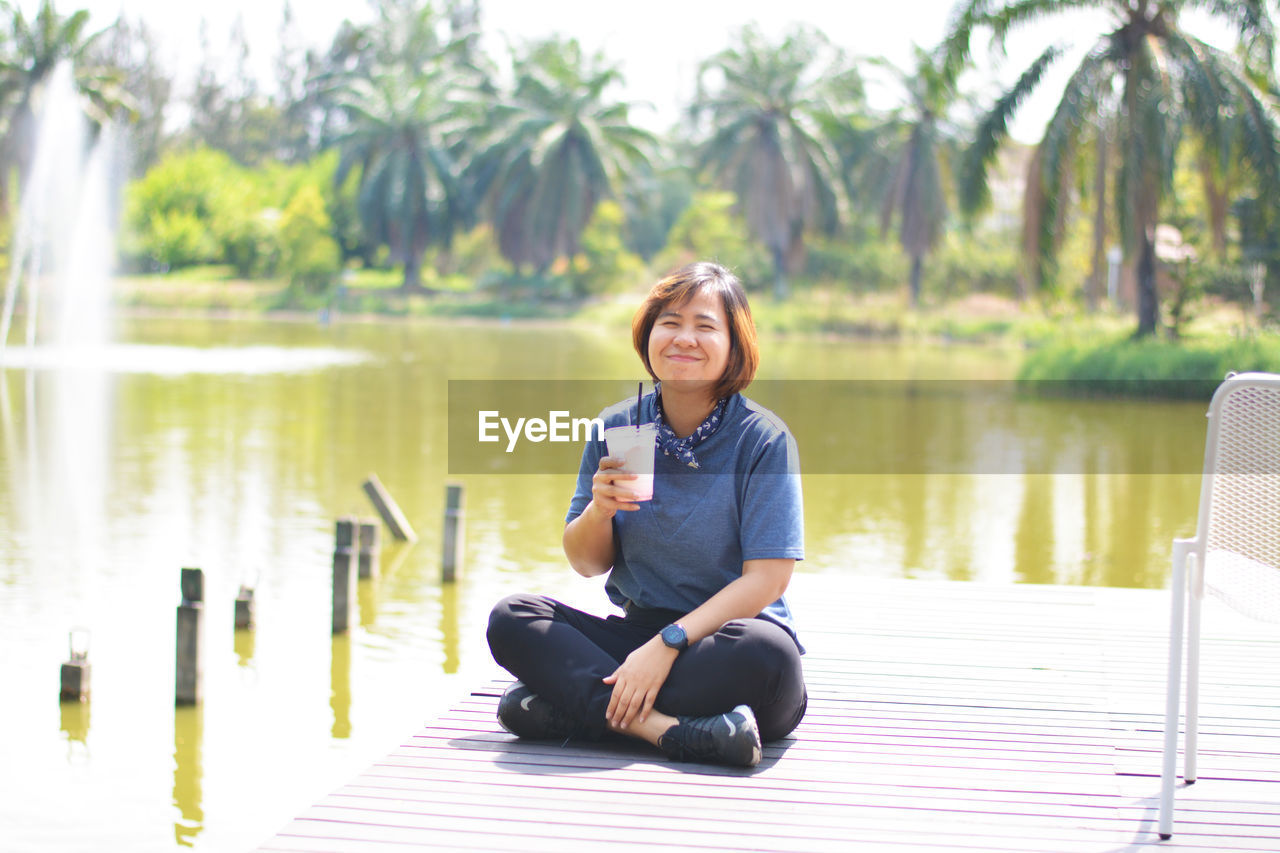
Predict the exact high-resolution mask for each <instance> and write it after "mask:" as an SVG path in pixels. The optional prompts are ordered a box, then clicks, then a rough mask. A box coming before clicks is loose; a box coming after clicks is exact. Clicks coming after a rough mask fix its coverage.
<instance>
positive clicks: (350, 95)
mask: <svg viewBox="0 0 1280 853" xmlns="http://www.w3.org/2000/svg"><path fill="white" fill-rule="evenodd" d="M447 78H448V72H447V70H446V69H444V68H436V69H432V70H429V71H424V72H423V73H421V74H419V75H417V76H415V77H406V76H403V75H400V74H394V73H383V74H379V75H378V76H376V77H374V78H373V79H370V80H355V81H351V82H350V83H348V84H347V86H346V87H345V89H344V97H343V98H342V99H341V100H340V102H339V103H340V104H341V107H342V109H343V110H344V112H345V115H346V121H347V125H346V127H345V129H344V130H343V131H342V132H341V133H340V134H339V135H338V136H337V137H336V138H335V140H334V144H336V145H337V146H338V147H339V149H340V150H341V158H340V160H339V161H338V169H337V171H336V173H335V175H334V183H335V185H337V186H341V185H342V184H343V182H345V181H346V178H347V175H348V174H350V172H351V170H352V169H358V170H359V181H360V186H359V191H358V195H357V210H358V212H359V215H360V221H361V223H362V224H363V226H364V229H365V232H366V233H367V234H368V236H369V237H370V239H371V240H373V242H374V243H375V244H376V245H385V246H387V247H388V248H389V249H390V250H391V257H392V259H393V260H395V261H398V262H399V263H401V264H403V265H404V281H403V283H402V284H401V290H402V291H405V292H421V291H422V290H423V287H422V259H423V255H424V253H425V252H426V250H427V248H428V247H429V246H432V245H441V246H448V245H449V244H450V243H451V242H452V239H453V235H454V233H455V232H456V231H457V230H458V228H459V227H462V226H464V225H465V224H467V223H468V221H469V219H470V216H471V209H472V206H471V200H470V196H469V194H468V192H467V189H466V185H465V183H464V182H463V180H462V166H461V164H460V163H459V161H458V158H457V156H456V154H457V145H458V140H459V138H460V137H461V135H462V133H463V132H464V130H465V126H464V125H462V124H460V122H459V120H458V119H459V114H458V108H457V105H456V104H454V103H452V102H451V101H450V100H449V98H448V93H449V91H450V85H449V84H450V81H449V80H448V79H447Z"/></svg>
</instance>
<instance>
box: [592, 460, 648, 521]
mask: <svg viewBox="0 0 1280 853" xmlns="http://www.w3.org/2000/svg"><path fill="white" fill-rule="evenodd" d="M622 466H623V461H622V460H621V459H619V458H617V457H616V456H605V457H602V458H601V459H600V466H599V467H598V468H597V469H596V473H595V476H593V477H592V478H591V502H592V503H593V504H595V505H596V509H597V510H599V511H600V513H601V514H602V515H604V516H605V517H606V518H613V516H614V514H615V513H616V512H617V511H618V510H622V511H623V512H635V511H636V510H638V509H639V508H640V505H639V504H638V503H636V502H635V501H633V500H631V496H632V495H633V494H634V492H633V491H632V490H631V489H630V488H628V486H627V485H626V484H627V483H628V482H629V481H631V480H634V479H636V475H635V474H628V473H627V472H626V471H624V470H623V468H622Z"/></svg>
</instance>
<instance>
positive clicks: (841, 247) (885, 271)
mask: <svg viewBox="0 0 1280 853" xmlns="http://www.w3.org/2000/svg"><path fill="white" fill-rule="evenodd" d="M805 272H806V274H808V275H809V276H811V277H812V278H814V279H817V280H818V281H825V282H832V283H835V284H837V285H839V286H840V288H841V289H843V290H847V291H848V292H850V293H881V292H885V291H890V290H896V289H897V288H899V287H901V286H902V284H903V282H905V281H906V280H907V258H906V256H905V255H904V254H903V253H902V249H901V248H899V246H898V244H897V243H896V242H895V241H893V240H890V239H885V240H877V239H871V240H866V241H861V242H854V243H851V242H847V241H841V240H835V239H822V238H815V239H813V240H811V241H810V242H809V244H808V250H807V254H806V258H805Z"/></svg>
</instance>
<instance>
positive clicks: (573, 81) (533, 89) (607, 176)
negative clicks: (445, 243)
mask: <svg viewBox="0 0 1280 853" xmlns="http://www.w3.org/2000/svg"><path fill="white" fill-rule="evenodd" d="M514 71H515V89H514V91H513V92H512V93H511V95H510V96H509V97H506V98H500V99H498V100H497V101H496V103H494V104H493V105H492V107H491V109H490V124H489V127H488V131H487V134H486V140H487V141H486V142H485V143H484V144H483V146H482V150H481V151H480V152H479V154H478V155H477V156H476V159H475V161H474V164H473V167H472V170H471V176H472V178H473V179H474V181H475V185H476V187H477V192H478V193H479V194H481V195H482V196H483V198H484V202H483V207H484V212H485V215H486V217H487V218H488V219H489V221H490V222H491V223H492V224H493V228H494V232H495V233H496V235H497V238H498V247H499V249H500V250H501V252H502V254H503V256H504V257H506V258H507V260H509V261H511V262H512V264H514V265H515V266H516V267H517V268H519V267H520V266H522V265H524V264H528V265H531V266H532V267H533V268H534V269H535V270H536V271H538V272H539V273H542V272H545V271H546V270H547V268H548V267H549V266H550V265H551V263H552V262H553V261H554V260H555V259H556V258H559V257H565V256H568V257H572V256H573V255H575V254H577V252H578V245H579V239H580V238H581V236H582V232H583V230H584V229H585V228H586V227H587V223H588V222H589V221H590V220H591V216H592V214H593V213H594V212H595V209H596V205H597V204H598V203H599V202H600V201H601V200H602V199H604V198H608V197H613V196H616V195H618V194H619V193H620V192H621V191H622V189H623V183H624V181H625V180H626V179H627V177H628V176H630V175H635V174H636V172H637V171H638V170H642V169H647V168H648V167H649V152H650V151H651V150H652V148H653V145H654V139H653V136H652V135H651V134H649V133H648V132H647V131H644V130H641V129H639V128H637V127H635V126H633V125H632V124H631V122H630V120H629V118H628V112H629V109H630V107H629V105H628V104H626V103H623V102H618V101H610V100H608V99H607V98H606V97H605V93H606V91H607V90H608V88H609V87H610V86H611V85H613V84H614V83H616V82H619V81H620V75H619V73H618V70H617V68H616V67H613V66H606V65H604V64H603V61H602V58H601V57H600V56H599V55H597V56H595V57H593V58H592V59H591V60H590V61H588V60H586V59H585V58H584V57H583V55H582V50H581V48H580V47H579V45H578V42H577V41H575V40H569V41H562V40H560V39H555V38H553V39H548V40H546V41H541V42H537V43H535V44H533V45H532V46H531V47H530V48H529V50H528V53H527V54H526V55H525V56H524V57H522V58H518V59H516V60H515V61H514Z"/></svg>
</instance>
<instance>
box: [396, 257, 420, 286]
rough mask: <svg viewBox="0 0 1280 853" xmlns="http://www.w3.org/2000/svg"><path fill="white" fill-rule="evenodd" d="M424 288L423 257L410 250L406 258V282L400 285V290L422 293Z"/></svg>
mask: <svg viewBox="0 0 1280 853" xmlns="http://www.w3.org/2000/svg"><path fill="white" fill-rule="evenodd" d="M422 290H423V287H422V257H421V256H420V255H417V254H415V253H414V252H408V253H406V255H405V259H404V282H403V283H402V284H401V285H400V291H401V292H402V293H421V292H422Z"/></svg>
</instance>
